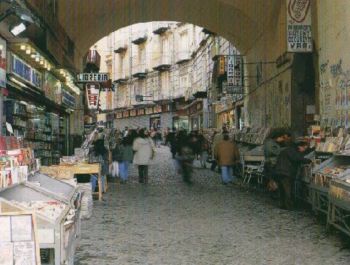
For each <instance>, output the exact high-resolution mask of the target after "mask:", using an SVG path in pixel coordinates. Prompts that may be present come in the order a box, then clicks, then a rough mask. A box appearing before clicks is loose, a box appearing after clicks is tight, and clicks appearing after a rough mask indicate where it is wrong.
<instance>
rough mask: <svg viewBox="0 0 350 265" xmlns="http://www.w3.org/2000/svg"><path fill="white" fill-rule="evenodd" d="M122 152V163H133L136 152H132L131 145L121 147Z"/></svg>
mask: <svg viewBox="0 0 350 265" xmlns="http://www.w3.org/2000/svg"><path fill="white" fill-rule="evenodd" d="M120 148H121V151H122V154H123V155H122V161H128V162H132V160H133V158H134V151H133V150H132V146H131V145H123V144H122V145H120Z"/></svg>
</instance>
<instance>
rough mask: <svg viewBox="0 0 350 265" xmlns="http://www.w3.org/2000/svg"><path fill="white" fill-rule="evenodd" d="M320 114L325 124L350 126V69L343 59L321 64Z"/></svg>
mask: <svg viewBox="0 0 350 265" xmlns="http://www.w3.org/2000/svg"><path fill="white" fill-rule="evenodd" d="M320 114H321V124H322V125H323V126H330V127H337V126H342V127H346V128H348V127H350V121H349V115H350V69H348V70H344V67H343V61H342V59H339V60H338V61H337V63H335V64H331V65H330V64H329V62H328V61H327V62H324V63H321V64H320Z"/></svg>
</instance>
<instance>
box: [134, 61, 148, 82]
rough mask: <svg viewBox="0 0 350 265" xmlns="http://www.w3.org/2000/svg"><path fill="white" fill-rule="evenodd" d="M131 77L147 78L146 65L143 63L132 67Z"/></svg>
mask: <svg viewBox="0 0 350 265" xmlns="http://www.w3.org/2000/svg"><path fill="white" fill-rule="evenodd" d="M132 72H133V74H132V75H133V77H136V78H140V79H141V78H146V76H147V72H148V71H147V69H146V64H145V63H139V64H135V65H133V71H132Z"/></svg>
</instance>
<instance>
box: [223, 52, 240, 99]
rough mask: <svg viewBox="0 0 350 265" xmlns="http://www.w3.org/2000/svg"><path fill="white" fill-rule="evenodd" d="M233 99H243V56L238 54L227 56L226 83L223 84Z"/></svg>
mask: <svg viewBox="0 0 350 265" xmlns="http://www.w3.org/2000/svg"><path fill="white" fill-rule="evenodd" d="M223 87H224V91H226V93H227V94H230V95H232V98H233V100H234V101H238V100H241V99H243V58H242V56H240V55H229V56H227V85H225V86H223Z"/></svg>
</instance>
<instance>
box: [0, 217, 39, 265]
mask: <svg viewBox="0 0 350 265" xmlns="http://www.w3.org/2000/svg"><path fill="white" fill-rule="evenodd" d="M0 235H1V237H0V265H13V264H14V265H40V264H41V263H40V254H39V244H38V240H37V228H36V221H35V215H34V213H31V212H13V213H1V214H0Z"/></svg>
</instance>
